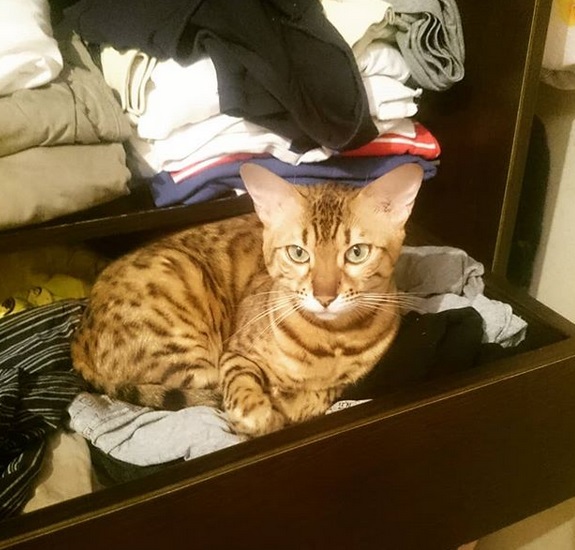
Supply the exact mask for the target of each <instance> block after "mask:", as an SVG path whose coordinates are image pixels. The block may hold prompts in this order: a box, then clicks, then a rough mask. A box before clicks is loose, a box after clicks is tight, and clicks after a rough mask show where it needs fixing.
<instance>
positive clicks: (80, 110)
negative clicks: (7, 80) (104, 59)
mask: <svg viewBox="0 0 575 550" xmlns="http://www.w3.org/2000/svg"><path fill="white" fill-rule="evenodd" d="M58 46H59V48H60V51H61V52H62V57H63V59H64V68H63V70H62V72H61V73H60V75H59V76H58V77H57V78H56V79H55V80H53V81H52V82H51V83H50V84H47V85H45V86H42V87H39V88H34V89H30V90H28V89H24V90H18V91H16V92H14V93H12V94H11V95H8V96H5V97H1V98H0V156H6V155H10V154H14V153H17V152H19V151H23V150H25V149H30V148H32V147H38V146H48V145H71V144H83V145H87V144H95V143H101V142H122V141H125V140H127V139H128V138H129V137H130V134H131V127H130V121H129V119H128V117H127V116H126V115H125V114H124V113H123V112H122V108H121V106H120V104H119V103H118V101H117V100H116V98H115V97H114V94H113V92H112V90H111V89H110V88H109V86H108V85H107V84H106V82H105V80H104V77H103V75H102V73H101V72H100V70H99V69H98V68H97V67H96V65H95V64H94V62H93V61H92V58H91V57H90V54H89V52H88V50H87V49H86V47H85V46H84V44H83V43H82V41H81V40H80V38H79V37H78V36H77V35H72V36H69V37H67V38H62V39H60V40H59V41H58Z"/></svg>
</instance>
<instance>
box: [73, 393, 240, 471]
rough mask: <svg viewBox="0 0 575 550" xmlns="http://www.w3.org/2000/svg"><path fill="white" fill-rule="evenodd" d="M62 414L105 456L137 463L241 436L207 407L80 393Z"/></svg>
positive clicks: (198, 452) (192, 452)
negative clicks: (161, 407) (171, 406)
mask: <svg viewBox="0 0 575 550" xmlns="http://www.w3.org/2000/svg"><path fill="white" fill-rule="evenodd" d="M68 414H69V415H70V428H71V429H73V430H74V431H76V432H78V433H80V434H82V435H83V436H84V437H85V438H86V439H87V440H89V441H90V442H91V443H92V444H93V445H95V446H96V447H98V448H99V449H101V450H102V451H104V452H105V453H107V454H109V455H110V456H112V457H114V458H117V459H118V460H122V461H123V462H128V463H130V464H135V465H137V466H149V465H151V464H163V463H166V462H170V461H172V460H177V459H182V458H183V459H185V460H190V459H192V458H197V457H199V456H202V455H205V454H207V453H211V452H214V451H217V450H219V449H223V448H225V447H229V446H231V445H235V444H236V443H240V442H241V441H244V440H245V438H244V437H243V436H240V435H237V434H235V433H233V432H232V429H231V428H230V426H229V424H228V421H227V419H226V416H225V414H224V413H223V412H222V411H220V410H218V409H215V408H212V407H204V406H197V407H188V408H185V409H181V410H179V411H158V410H154V409H151V408H149V407H140V406H138V405H132V404H131V403H125V402H123V401H118V400H116V399H112V398H110V397H108V396H105V395H97V394H92V393H87V392H82V393H80V394H79V395H78V396H77V397H76V398H75V399H74V401H73V402H72V403H71V404H70V406H69V407H68Z"/></svg>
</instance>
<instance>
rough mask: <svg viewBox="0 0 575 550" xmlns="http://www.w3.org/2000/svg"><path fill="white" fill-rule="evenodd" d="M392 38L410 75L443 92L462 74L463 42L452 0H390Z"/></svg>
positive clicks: (430, 88) (459, 19) (422, 84)
mask: <svg viewBox="0 0 575 550" xmlns="http://www.w3.org/2000/svg"><path fill="white" fill-rule="evenodd" d="M389 3H390V4H391V5H392V6H393V10H394V12H395V17H394V20H393V24H394V26H395V27H396V35H395V39H396V41H397V45H398V47H399V50H400V51H401V53H402V55H403V57H404V59H405V61H406V63H407V64H408V66H409V68H410V70H411V73H412V76H413V78H414V79H415V80H416V81H417V83H418V84H419V85H420V86H421V87H423V88H425V89H427V90H435V91H442V90H446V89H447V88H449V87H450V86H452V85H453V84H454V83H455V82H459V81H460V80H461V79H462V78H463V76H464V72H465V71H464V61H465V43H464V40H463V29H462V26H461V18H460V16H459V10H458V8H457V4H456V2H455V0H389Z"/></svg>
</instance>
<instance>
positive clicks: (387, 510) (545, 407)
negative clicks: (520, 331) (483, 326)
mask: <svg viewBox="0 0 575 550" xmlns="http://www.w3.org/2000/svg"><path fill="white" fill-rule="evenodd" d="M488 294H489V295H490V296H492V297H494V298H496V299H499V300H502V301H505V302H507V303H510V304H511V305H512V306H513V308H514V310H515V311H516V313H518V314H519V315H520V316H522V317H523V318H524V319H526V320H527V321H528V323H529V330H528V343H529V348H530V349H529V350H527V351H524V352H522V353H520V354H518V355H515V356H512V357H509V358H506V359H502V360H498V361H495V362H492V363H490V364H485V365H483V366H481V367H477V368H475V369H472V370H467V371H464V372H460V373H457V374H453V375H449V376H446V377H443V378H441V379H437V380H435V381H433V382H428V383H422V384H416V385H413V386H412V387H409V388H406V389H403V390H401V391H397V392H394V393H392V394H389V395H388V396H386V397H383V398H380V399H376V400H373V401H371V402H368V403H364V404H361V405H358V406H356V407H353V408H350V409H347V410H344V411H340V412H338V413H335V414H332V415H327V416H325V417H322V418H319V419H316V420H313V421H310V422H307V423H304V424H301V425H298V426H294V427H290V428H287V429H284V430H282V431H280V432H276V433H274V434H271V435H268V436H265V437H261V438H258V439H255V440H251V441H248V442H245V443H241V444H239V445H236V446H234V447H231V448H228V449H224V450H221V451H218V452H215V453H212V454H209V455H205V456H203V457H201V458H197V459H194V460H192V461H189V462H187V463H184V464H179V465H175V466H171V467H169V468H167V469H165V470H163V471H161V472H158V473H155V474H152V475H150V476H147V477H144V478H141V479H139V480H137V481H132V482H128V483H125V484H122V485H117V486H115V487H112V488H109V489H106V490H103V491H99V492H97V493H94V494H92V495H88V496H85V497H80V498H77V499H73V500H70V501H67V502H64V503H61V504H58V505H55V506H52V507H49V508H45V509H43V510H40V511H36V512H32V513H30V514H27V515H24V516H21V517H19V518H16V519H12V520H8V521H7V522H4V523H3V524H2V529H1V530H0V548H18V549H35V548H38V549H40V548H42V549H46V548H66V547H74V546H81V547H83V548H86V547H87V548H92V547H93V548H188V547H199V548H250V549H255V548H262V549H267V548H394V549H395V548H397V549H400V548H425V549H435V548H437V549H448V548H456V547H457V546H458V545H459V544H462V543H464V542H468V541H471V540H473V539H476V538H478V537H480V536H482V535H485V534H488V533H490V532H492V531H494V530H497V529H499V528H501V527H503V526H505V525H508V524H510V523H511V522H514V521H517V520H519V519H521V518H524V517H526V516H528V515H530V514H533V513H535V512H537V511H540V510H543V509H545V508H547V507H549V506H552V505H554V504H556V503H559V502H561V501H562V500H564V499H567V498H569V497H571V496H573V495H575V438H573V437H572V426H575V327H574V326H573V325H571V324H570V323H568V322H566V321H565V320H563V319H562V318H561V317H559V316H558V315H556V314H554V313H553V312H551V311H550V310H548V309H547V308H546V307H544V306H542V305H541V304H539V303H537V302H536V301H534V300H532V299H530V298H529V297H526V296H523V295H518V293H517V292H515V291H513V290H512V289H509V288H506V286H505V285H504V284H499V283H496V282H494V281H491V282H490V284H489V288H488Z"/></svg>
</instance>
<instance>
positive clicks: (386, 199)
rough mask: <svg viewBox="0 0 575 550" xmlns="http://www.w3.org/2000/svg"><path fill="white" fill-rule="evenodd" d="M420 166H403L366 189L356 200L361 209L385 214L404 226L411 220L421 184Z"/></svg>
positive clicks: (411, 164)
mask: <svg viewBox="0 0 575 550" xmlns="http://www.w3.org/2000/svg"><path fill="white" fill-rule="evenodd" d="M422 181H423V168H422V167H421V166H420V165H419V164H415V163H409V164H402V165H401V166H398V167H397V168H394V169H393V170H391V171H390V172H388V173H387V174H384V175H383V176H381V177H379V178H377V179H376V180H374V181H372V182H371V183H370V184H368V185H367V186H366V187H364V188H363V189H362V190H361V192H360V193H359V195H358V196H357V198H356V201H358V202H359V204H360V207H361V208H369V210H371V211H375V212H385V213H386V215H388V216H390V217H391V219H392V221H393V223H394V224H396V225H400V226H403V225H405V223H406V222H407V220H408V219H409V216H410V214H411V210H412V209H413V204H414V203H415V198H416V197H417V193H418V191H419V188H420V187H421V182H422Z"/></svg>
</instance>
